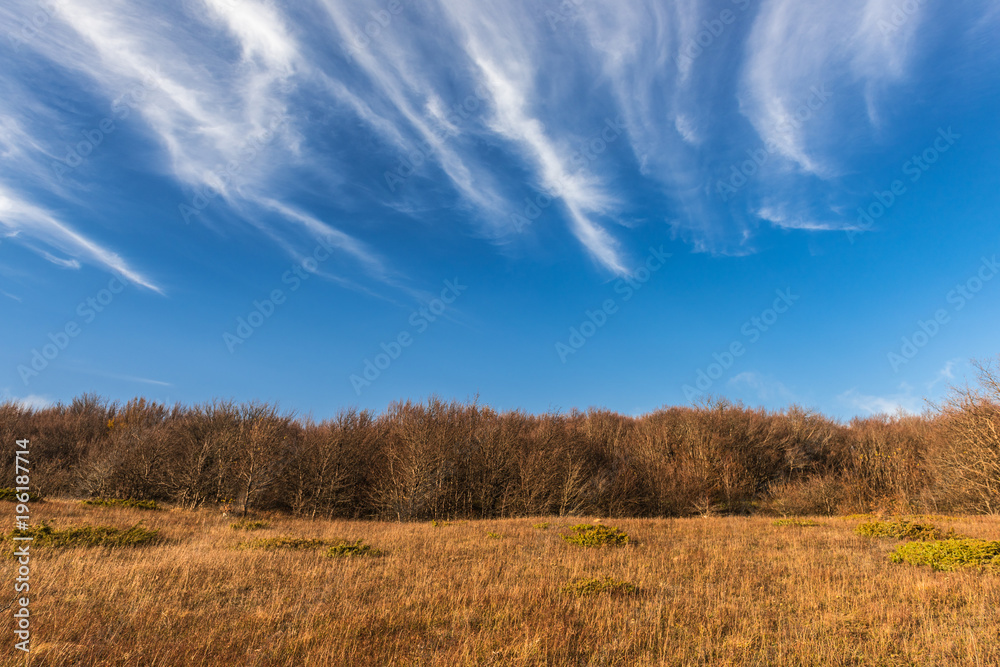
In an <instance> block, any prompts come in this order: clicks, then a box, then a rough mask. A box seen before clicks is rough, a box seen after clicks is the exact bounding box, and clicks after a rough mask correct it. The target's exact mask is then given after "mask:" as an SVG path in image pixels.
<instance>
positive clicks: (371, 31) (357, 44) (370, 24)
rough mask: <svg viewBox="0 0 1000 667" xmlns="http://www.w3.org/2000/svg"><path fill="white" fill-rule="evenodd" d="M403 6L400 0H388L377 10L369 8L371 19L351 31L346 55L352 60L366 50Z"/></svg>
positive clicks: (401, 10) (390, 23) (401, 11)
mask: <svg viewBox="0 0 1000 667" xmlns="http://www.w3.org/2000/svg"><path fill="white" fill-rule="evenodd" d="M403 9H405V6H404V5H403V3H402V2H401V0H389V1H388V2H387V3H386V4H385V7H384V8H382V9H379V10H370V11H369V12H368V15H369V16H371V20H370V21H367V22H366V23H365V24H364V25H363V26H362V27H361V28H355V29H354V30H353V31H352V32H351V33H350V37H351V44H350V47H349V49H348V51H347V55H348V57H350V58H351V59H352V60H353V59H355V58H357V57H358V55H359V54H360V53H361V52H363V51H365V50H367V49H368V47H369V46H371V45H372V42H373V41H374V40H377V39H380V38H381V36H382V33H383V32H384V31H385V30H387V29H388V28H389V26H390V25H392V22H393V18H395V17H396V16H399V15H400V14H402V13H403Z"/></svg>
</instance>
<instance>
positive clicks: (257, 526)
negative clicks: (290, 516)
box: [229, 519, 271, 530]
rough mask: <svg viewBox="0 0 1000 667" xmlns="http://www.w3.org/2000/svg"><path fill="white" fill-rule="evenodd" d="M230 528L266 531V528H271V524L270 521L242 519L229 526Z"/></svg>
mask: <svg viewBox="0 0 1000 667" xmlns="http://www.w3.org/2000/svg"><path fill="white" fill-rule="evenodd" d="M229 527H230V528H232V529H233V530H264V529H265V528H270V527H271V523H270V522H269V521H250V520H248V519H240V520H239V521H237V522H236V523H232V524H229Z"/></svg>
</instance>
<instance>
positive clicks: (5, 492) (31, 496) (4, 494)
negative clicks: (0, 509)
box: [0, 487, 39, 503]
mask: <svg viewBox="0 0 1000 667" xmlns="http://www.w3.org/2000/svg"><path fill="white" fill-rule="evenodd" d="M24 493H27V494H28V501H29V502H36V501H37V500H39V498H38V495H37V494H35V493H33V492H31V491H18V490H17V489H13V488H10V487H4V488H0V500H9V501H11V502H15V503H18V502H21V500H20V499H19V498H18V496H19V495H22V494H24Z"/></svg>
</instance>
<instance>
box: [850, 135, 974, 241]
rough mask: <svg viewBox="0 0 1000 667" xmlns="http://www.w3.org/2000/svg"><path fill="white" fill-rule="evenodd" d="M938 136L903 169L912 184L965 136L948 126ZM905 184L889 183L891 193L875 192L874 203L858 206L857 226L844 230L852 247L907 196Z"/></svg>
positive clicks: (896, 181)
mask: <svg viewBox="0 0 1000 667" xmlns="http://www.w3.org/2000/svg"><path fill="white" fill-rule="evenodd" d="M937 133H938V136H937V137H936V138H935V139H934V141H933V142H932V143H931V145H929V146H928V147H927V148H925V149H924V150H923V151H921V153H920V154H919V155H914V156H912V157H911V158H910V159H909V160H907V161H906V162H904V163H903V166H902V167H900V169H901V170H902V172H903V174H904V175H905V176H908V177H909V180H910V182H911V183H916V182H917V181H919V180H920V178H921V177H922V176H923V175H924V174H925V173H926V172H927V171H928V170H929V169H930V168H931V167H932V166H933V165H934V164H935V163H936V162H937V161H938V160H939V159H940V158H941V156H942V155H943V154H945V153H947V152H948V151H949V150H950V149H951V147H952V146H954V145H955V143H956V142H957V141H958V140H959V139H961V138H962V135H960V134H955V132H954V131H953V130H952V129H951V128H950V127H949V128H948V129H947V130H945V129H944V128H941V127H939V128H938V131H937ZM907 191H908V190H907V187H906V184H905V183H904V182H903V181H902V179H898V178H897V179H896V180H894V181H893V182H892V183H890V184H889V189H888V190H883V191H876V192H874V193H873V196H872V201H871V202H870V203H869V204H868V205H867V206H859V207H858V224H857V227H855V228H852V229H847V230H845V233H846V234H847V240H848V241H850V242H851V243H852V244H853V243H854V238H855V237H856V236H858V235H859V234H864V233H865V232H867V231H870V230H871V228H872V227H873V226H874V225H875V221H876V220H878V219H879V218H881V217H883V216H884V215H885V214H886V213H888V212H889V209H891V208H892V207H893V206H894V205H895V204H896V202H897V201H899V198H900V197H902V196H903V195H905V194H906V193H907Z"/></svg>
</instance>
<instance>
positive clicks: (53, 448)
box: [0, 364, 1000, 520]
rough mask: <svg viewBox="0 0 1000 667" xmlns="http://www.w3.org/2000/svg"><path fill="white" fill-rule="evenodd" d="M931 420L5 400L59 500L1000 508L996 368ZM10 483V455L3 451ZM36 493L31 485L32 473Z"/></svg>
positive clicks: (650, 511) (353, 506)
mask: <svg viewBox="0 0 1000 667" xmlns="http://www.w3.org/2000/svg"><path fill="white" fill-rule="evenodd" d="M978 368H979V371H980V373H979V380H980V382H979V385H978V386H977V387H962V388H953V389H952V392H951V395H950V396H949V398H948V399H947V400H946V401H945V402H944V404H943V405H942V406H940V407H939V408H936V409H934V410H929V411H928V412H927V413H925V414H924V415H923V416H920V417H917V416H902V417H888V416H877V417H870V418H866V419H854V420H852V421H851V422H850V423H848V424H842V423H838V422H836V421H833V420H830V419H828V418H826V417H823V416H821V415H818V414H814V413H811V412H808V411H805V410H803V409H801V408H797V407H792V408H789V409H787V410H784V411H781V412H768V411H765V410H762V409H751V408H746V407H743V406H741V405H733V404H731V403H728V402H726V401H714V402H710V403H706V404H705V405H703V406H701V407H699V408H686V407H685V408H669V409H664V410H660V411H657V412H654V413H651V414H648V415H644V416H642V417H637V418H633V417H627V416H622V415H619V414H616V413H613V412H609V411H605V410H594V409H592V410H589V411H588V412H576V411H574V412H571V413H569V414H544V415H529V414H525V413H522V412H516V411H515V412H503V413H500V412H496V411H494V410H492V409H490V408H488V407H483V406H480V405H478V404H475V403H473V404H461V403H454V402H452V403H448V402H443V401H440V400H437V399H432V400H430V401H428V402H427V403H426V404H414V403H411V402H406V403H396V404H393V405H392V406H390V407H389V409H388V410H387V411H386V412H385V413H383V414H373V413H371V412H359V411H344V412H342V413H341V414H339V415H338V416H337V417H335V418H334V419H330V420H327V421H323V422H320V423H314V422H311V421H303V420H297V419H295V418H294V417H293V416H291V415H288V414H282V413H280V412H278V410H277V409H276V408H275V407H273V406H269V405H263V404H235V403H230V402H218V401H217V402H214V403H211V404H208V405H202V406H194V407H183V406H179V405H178V406H174V407H167V406H164V405H161V404H157V403H151V402H147V401H145V400H144V399H136V400H133V401H130V402H129V403H127V404H126V405H121V404H114V403H108V402H106V401H102V400H100V399H99V398H97V397H95V396H92V395H83V396H81V397H79V398H76V399H74V400H73V402H72V403H71V404H70V405H58V406H55V407H51V408H46V409H42V410H32V409H29V408H24V407H22V406H21V405H19V404H15V403H6V404H3V405H0V435H2V437H3V441H4V442H6V443H8V444H10V445H11V447H13V443H14V440H15V439H18V438H30V439H31V448H30V449H31V456H30V460H31V467H32V474H31V481H32V485H33V487H37V491H38V492H39V493H40V494H42V495H43V496H44V495H49V496H74V495H78V496H101V497H118V498H141V499H156V500H163V501H171V502H176V503H179V504H181V505H183V506H186V507H197V506H199V505H202V504H205V503H233V504H234V506H235V507H236V508H237V509H238V510H242V511H243V512H246V511H248V510H288V511H291V512H294V513H296V514H302V515H307V516H322V517H331V518H332V517H344V518H359V517H360V518H382V519H399V520H416V519H431V518H454V517H467V518H486V517H511V516H524V515H550V514H591V515H593V514H600V515H609V516H683V515H690V514H698V513H702V514H707V513H748V512H754V511H761V512H769V513H779V514H834V513H853V512H866V511H871V510H898V511H933V512H939V511H941V512H943V511H967V512H988V513H996V512H997V511H998V510H1000V375H998V373H997V371H996V369H995V368H994V367H993V366H990V365H983V364H980V365H978ZM4 471H5V473H4V474H5V479H8V480H13V479H14V471H13V457H5V464H4ZM33 490H36V489H35V488H33Z"/></svg>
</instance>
